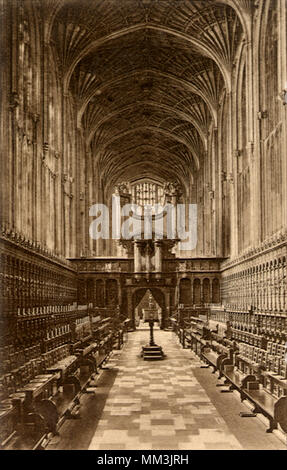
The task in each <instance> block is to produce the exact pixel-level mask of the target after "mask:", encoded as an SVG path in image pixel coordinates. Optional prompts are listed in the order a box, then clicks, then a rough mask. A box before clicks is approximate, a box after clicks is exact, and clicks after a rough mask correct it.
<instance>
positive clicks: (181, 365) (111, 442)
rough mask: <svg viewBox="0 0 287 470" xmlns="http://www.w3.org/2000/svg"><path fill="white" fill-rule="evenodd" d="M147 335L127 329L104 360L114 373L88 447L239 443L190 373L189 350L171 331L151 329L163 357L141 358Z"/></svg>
mask: <svg viewBox="0 0 287 470" xmlns="http://www.w3.org/2000/svg"><path fill="white" fill-rule="evenodd" d="M147 337H148V331H143V330H142V331H137V332H136V333H134V334H132V335H130V339H129V342H128V344H127V345H126V346H125V349H124V350H123V351H122V352H121V354H120V355H118V357H117V358H115V359H114V360H113V361H111V362H110V363H109V367H110V368H113V369H117V370H118V373H117V376H116V379H115V382H114V385H113V387H112V389H111V390H110V393H109V396H108V398H107V400H106V404H105V407H104V410H103V414H102V416H101V419H100V421H99V423H98V426H97V429H96V432H95V434H94V437H93V439H92V441H91V443H90V446H89V449H93V450H102V449H109V450H111V449H129V450H131V449H226V450H233V449H242V446H241V445H240V443H239V442H238V440H237V439H236V438H235V436H234V435H233V434H231V433H230V431H229V429H228V427H227V425H226V424H225V422H224V420H223V419H222V418H221V417H220V415H219V413H218V412H217V410H216V408H215V407H214V405H213V404H212V403H211V401H210V399H209V398H208V396H207V394H206V393H205V391H204V389H203V388H202V386H201V385H200V384H199V382H198V381H197V379H196V378H195V377H194V374H193V372H192V368H191V353H190V351H186V350H183V349H182V348H181V347H180V346H179V345H178V342H177V338H176V336H175V335H174V334H173V333H171V332H165V331H156V335H155V340H156V342H157V343H158V344H160V345H161V346H162V347H163V349H164V352H165V353H166V355H167V358H166V359H165V360H163V361H157V362H151V361H143V360H142V359H141V358H140V357H139V353H140V350H141V346H142V345H143V344H145V343H146V339H147ZM193 361H196V362H197V359H194V360H193Z"/></svg>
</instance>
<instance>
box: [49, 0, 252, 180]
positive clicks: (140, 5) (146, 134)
mask: <svg viewBox="0 0 287 470" xmlns="http://www.w3.org/2000/svg"><path fill="white" fill-rule="evenodd" d="M233 3H234V4H235V6H236V5H237V6H238V5H239V4H241V7H242V8H243V9H244V8H248V7H249V0H237V1H235V0H234V2H233V1H232V0H230V1H226V2H218V1H214V0H212V1H211V0H204V1H201V0H89V1H84V0H65V1H63V0H62V1H60V2H58V9H57V14H56V15H55V18H54V21H53V27H52V31H51V38H52V42H53V45H54V49H55V54H56V57H57V60H58V63H59V64H60V66H61V70H62V71H63V78H64V83H65V86H66V87H67V88H69V89H70V90H72V92H73V95H74V97H75V103H76V106H77V109H78V125H79V126H81V127H82V128H83V130H84V135H85V139H86V142H87V146H88V147H89V148H90V149H91V152H92V155H93V158H94V162H95V164H97V165H98V168H99V170H100V173H101V177H102V179H103V181H109V185H112V184H115V183H116V182H118V181H120V180H122V179H125V180H132V179H133V178H134V177H137V178H139V177H140V176H143V177H153V178H156V177H158V178H162V179H165V180H167V179H173V180H174V179H175V178H177V179H178V180H179V181H180V182H181V183H182V184H183V185H188V184H189V183H190V181H192V178H194V177H195V175H196V172H197V171H198V169H199V168H200V167H201V165H202V164H203V161H204V155H205V150H206V147H207V137H208V131H209V128H210V125H211V123H212V122H213V123H214V125H215V126H216V120H217V109H218V99H219V95H220V93H221V92H222V90H223V88H224V87H225V88H228V86H229V77H230V72H231V70H232V63H233V60H234V57H235V54H236V49H237V47H238V44H239V41H240V40H241V38H242V35H243V27H242V24H241V21H240V19H239V17H238V15H237V12H236V9H235V8H234V5H233Z"/></svg>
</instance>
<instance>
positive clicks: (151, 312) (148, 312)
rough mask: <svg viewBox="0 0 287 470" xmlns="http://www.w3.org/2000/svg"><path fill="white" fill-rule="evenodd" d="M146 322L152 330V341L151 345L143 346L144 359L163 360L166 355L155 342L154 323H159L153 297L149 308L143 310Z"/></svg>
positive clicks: (150, 297) (150, 299) (150, 298)
mask: <svg viewBox="0 0 287 470" xmlns="http://www.w3.org/2000/svg"><path fill="white" fill-rule="evenodd" d="M143 315H144V321H145V322H146V323H148V324H149V328H150V341H149V344H147V345H146V346H143V348H142V357H143V358H144V360H150V361H155V360H159V359H163V357H164V353H163V350H162V347H161V346H158V345H157V344H155V342H154V335H153V327H154V323H155V322H158V321H159V318H158V310H157V308H156V305H154V303H153V300H152V295H150V296H149V306H148V308H144V309H143Z"/></svg>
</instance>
